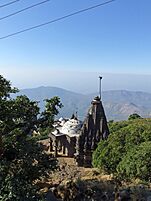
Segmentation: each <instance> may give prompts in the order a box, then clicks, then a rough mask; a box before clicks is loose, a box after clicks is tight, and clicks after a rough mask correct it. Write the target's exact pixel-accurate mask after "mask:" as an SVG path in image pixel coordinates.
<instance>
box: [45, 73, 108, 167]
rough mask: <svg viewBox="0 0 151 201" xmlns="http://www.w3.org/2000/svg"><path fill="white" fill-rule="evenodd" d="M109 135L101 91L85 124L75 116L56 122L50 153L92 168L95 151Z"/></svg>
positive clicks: (52, 133)
mask: <svg viewBox="0 0 151 201" xmlns="http://www.w3.org/2000/svg"><path fill="white" fill-rule="evenodd" d="M100 78H101V77H100ZM101 79H102V78H101ZM101 79H100V86H101ZM100 88H101V87H100ZM108 135H109V129H108V126H107V120H106V116H105V112H104V108H103V105H102V101H101V90H100V96H97V97H95V98H94V99H93V100H92V102H91V106H90V108H89V110H88V113H87V116H86V118H85V120H84V121H83V122H82V121H80V120H78V118H77V115H74V114H73V115H72V117H71V118H70V119H64V118H60V119H59V120H58V121H56V122H55V124H54V131H53V132H51V133H50V134H49V137H50V151H54V155H55V156H56V157H57V156H58V155H60V154H61V155H65V156H68V157H73V158H75V161H76V164H77V165H78V166H83V167H91V162H92V153H93V151H94V150H95V149H96V148H97V145H98V143H99V142H100V140H105V139H107V137H108Z"/></svg>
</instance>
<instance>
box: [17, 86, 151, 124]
mask: <svg viewBox="0 0 151 201" xmlns="http://www.w3.org/2000/svg"><path fill="white" fill-rule="evenodd" d="M20 94H25V95H27V96H28V97H29V98H31V99H32V100H36V101H39V105H40V107H41V109H42V108H43V107H44V102H43V100H44V99H46V98H51V97H53V96H59V97H60V98H61V102H62V103H63V105H64V107H63V108H62V109H61V110H60V116H63V117H70V116H71V114H72V113H73V112H76V111H77V112H78V116H79V118H80V119H83V118H84V117H85V115H86V113H87V109H88V107H89V106H90V104H91V100H92V99H93V98H94V97H95V96H96V95H97V93H94V94H88V95H84V94H80V93H75V92H71V91H68V90H65V89H61V88H57V87H43V86H42V87H38V88H32V89H23V90H20V92H19V93H18V94H17V95H20ZM102 101H103V105H104V109H105V112H106V115H107V118H108V119H109V120H110V119H114V120H123V119H127V117H128V116H129V115H130V114H132V113H138V114H140V115H141V116H144V117H149V116H151V94H150V93H146V92H139V91H137V92H133V91H126V90H115V91H104V92H103V93H102Z"/></svg>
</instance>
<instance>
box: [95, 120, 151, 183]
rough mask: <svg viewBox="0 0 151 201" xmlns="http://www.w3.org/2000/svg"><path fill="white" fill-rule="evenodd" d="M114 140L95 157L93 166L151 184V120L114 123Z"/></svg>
mask: <svg viewBox="0 0 151 201" xmlns="http://www.w3.org/2000/svg"><path fill="white" fill-rule="evenodd" d="M109 126H110V136H109V138H108V139H107V140H106V141H101V142H100V143H99V145H98V147H97V149H96V151H95V152H94V154H93V165H94V166H95V167H99V168H101V169H103V170H105V171H106V172H108V173H114V174H117V175H118V176H121V177H122V178H130V179H132V178H140V179H145V180H147V181H148V180H150V177H149V172H150V162H149V161H150V159H151V157H150V155H149V152H150V145H151V119H140V118H139V119H134V120H131V121H122V122H112V123H110V125H109Z"/></svg>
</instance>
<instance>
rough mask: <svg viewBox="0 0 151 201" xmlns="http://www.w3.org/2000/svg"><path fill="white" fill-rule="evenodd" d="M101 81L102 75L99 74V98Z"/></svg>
mask: <svg viewBox="0 0 151 201" xmlns="http://www.w3.org/2000/svg"><path fill="white" fill-rule="evenodd" d="M101 81H102V77H101V76H99V96H100V100H101Z"/></svg>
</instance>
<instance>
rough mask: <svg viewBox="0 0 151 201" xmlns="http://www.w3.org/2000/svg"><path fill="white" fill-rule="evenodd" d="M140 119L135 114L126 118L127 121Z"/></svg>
mask: <svg viewBox="0 0 151 201" xmlns="http://www.w3.org/2000/svg"><path fill="white" fill-rule="evenodd" d="M141 118H142V117H141V116H140V115H139V114H137V113H134V114H131V115H130V116H129V117H128V120H133V119H141Z"/></svg>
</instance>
